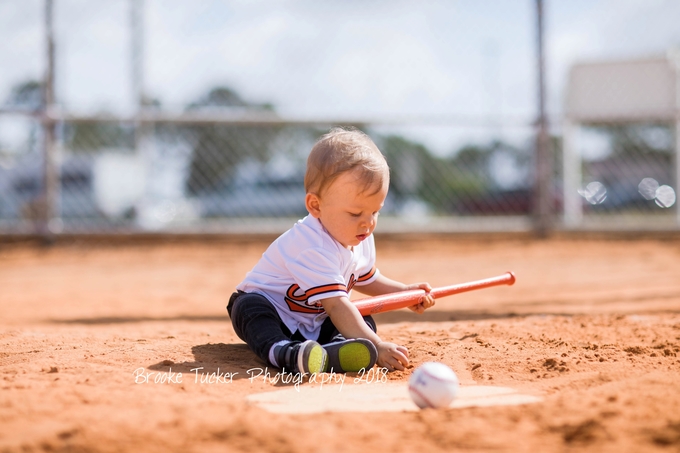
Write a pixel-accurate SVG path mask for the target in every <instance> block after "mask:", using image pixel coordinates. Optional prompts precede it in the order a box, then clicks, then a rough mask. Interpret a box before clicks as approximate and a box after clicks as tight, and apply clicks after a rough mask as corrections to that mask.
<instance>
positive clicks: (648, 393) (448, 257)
mask: <svg viewBox="0 0 680 453" xmlns="http://www.w3.org/2000/svg"><path fill="white" fill-rule="evenodd" d="M376 243H377V247H378V267H379V268H380V270H381V272H383V273H384V274H386V275H387V276H389V277H392V278H394V279H397V280H402V281H405V282H416V281H429V282H430V283H431V284H432V285H433V286H443V285H449V284H453V283H459V282H465V281H469V280H476V279H480V278H486V277H490V276H494V275H499V274H502V273H503V272H506V271H513V272H514V273H515V275H516V276H517V282H516V283H515V285H514V286H511V287H505V286H503V287H496V288H490V289H485V290H482V291H476V292H471V293H466V294H461V295H457V296H452V297H449V298H445V299H441V300H439V301H438V303H437V305H436V306H435V307H434V308H433V309H431V310H428V311H427V312H426V313H425V314H423V315H417V314H414V313H412V312H410V311H408V310H401V311H396V312H390V313H386V314H382V315H377V316H376V319H377V321H378V328H379V333H380V334H381V336H382V337H383V338H384V339H389V340H391V341H394V342H397V343H400V344H403V345H405V346H407V347H408V348H409V351H410V359H411V366H412V367H411V368H409V369H407V370H406V371H403V372H393V373H389V374H387V375H386V380H387V383H388V384H390V385H393V384H394V383H404V384H405V383H406V382H407V380H408V378H409V376H410V374H411V373H412V371H413V369H414V367H416V366H418V365H419V364H421V363H424V362H426V361H440V362H443V363H445V364H447V365H449V366H450V367H451V368H453V369H454V370H455V371H456V373H457V374H458V376H459V378H460V380H461V383H462V384H463V385H468V386H472V385H478V386H481V385H484V386H499V387H507V388H512V389H514V390H516V391H517V392H520V393H522V394H525V395H533V396H536V397H539V398H540V401H539V402H535V403H532V404H524V405H516V406H492V407H463V408H450V409H446V410H432V409H427V410H421V411H389V410H381V408H380V407H379V406H376V407H373V409H374V410H373V411H371V412H366V411H364V410H363V409H365V407H357V411H356V412H351V411H350V412H323V413H306V414H305V413H298V414H286V413H272V412H268V411H266V410H265V409H263V408H261V407H260V406H258V405H256V404H253V403H252V402H250V401H248V397H249V395H254V394H256V393H260V392H267V391H272V390H278V389H286V388H294V385H295V384H294V383H289V384H284V383H282V382H278V383H273V382H271V381H269V380H265V379H263V376H264V374H263V375H262V376H260V377H256V378H253V376H254V374H253V372H252V370H257V369H264V367H265V365H264V364H263V363H262V362H260V361H259V360H258V359H256V358H255V356H254V355H253V354H252V353H251V352H250V351H249V350H248V348H247V347H246V346H245V344H243V343H242V342H241V341H240V340H239V339H238V338H237V337H236V335H235V334H234V331H233V329H232V328H231V324H230V322H229V319H228V317H227V313H226V310H225V305H226V302H227V299H228V297H229V295H230V294H231V292H232V291H233V288H234V286H235V285H236V284H237V283H238V282H239V281H240V280H241V278H242V277H243V276H244V275H245V273H246V272H247V271H248V270H249V269H250V268H251V267H252V266H253V264H254V263H255V262H256V261H257V259H258V258H259V256H260V254H261V253H262V252H263V251H264V249H265V248H266V247H267V245H268V242H267V241H261V242H260V241H243V242H239V243H237V242H235V241H219V240H212V241H208V242H200V241H193V242H192V241H182V242H181V243H162V244H159V243H156V244H136V245H132V244H127V245H126V244H103V243H97V244H92V243H77V242H74V243H71V244H68V245H63V244H62V245H57V246H53V247H51V248H41V247H37V246H31V245H0V310H1V313H2V316H1V319H0V451H1V452H31V451H50V452H124V451H138V452H156V451H158V452H161V451H163V452H167V451H177V452H194V451H195V452H210V451H221V452H225V451H226V452H231V451H234V452H246V451H248V452H250V451H271V452H305V453H309V452H317V451H318V452H344V451H353V452H360V453H364V452H366V453H367V452H376V451H392V452H410V451H418V452H439V451H441V452H444V451H452V450H453V451H455V450H465V451H470V452H475V451H500V452H505V451H507V452H517V451H526V452H529V451H531V452H537V451H540V452H569V451H579V452H580V451H597V452H616V453H622V452H640V451H658V452H671V451H680V239H678V238H675V239H674V238H670V239H669V238H666V239H637V240H633V239H626V240H624V239H619V240H596V239H581V240H577V239H572V238H561V239H559V238H558V239H548V240H533V239H527V238H484V237H481V236H480V237H459V236H442V237H438V238H427V239H418V240H406V239H401V240H399V239H394V238H391V239H388V238H381V237H380V236H378V238H377V240H376ZM354 296H355V298H358V297H360V294H354ZM248 370H251V373H248ZM268 371H269V372H270V373H271V375H273V376H272V377H274V376H275V373H276V372H277V371H278V370H268ZM179 373H182V376H181V379H180V378H178V374H179ZM357 377H359V376H357V375H350V376H347V377H346V380H345V382H344V385H345V386H348V385H357V384H355V383H354V380H355V379H356V378H357ZM383 384H384V383H383V382H377V381H374V382H371V383H365V382H364V383H362V384H361V385H369V386H371V388H372V391H373V392H376V394H379V392H381V385H383ZM301 385H302V386H303V387H304V386H309V385H312V384H309V383H303V384H301ZM383 389H384V388H383ZM329 391H330V390H329ZM363 404H364V405H371V404H374V403H373V402H372V401H371V400H370V399H368V400H366V401H365V402H364V403H363Z"/></svg>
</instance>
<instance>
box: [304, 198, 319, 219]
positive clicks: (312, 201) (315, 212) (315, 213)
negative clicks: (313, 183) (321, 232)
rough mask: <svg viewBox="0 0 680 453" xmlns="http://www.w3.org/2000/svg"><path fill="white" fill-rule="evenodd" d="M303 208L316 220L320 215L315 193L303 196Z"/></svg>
mask: <svg viewBox="0 0 680 453" xmlns="http://www.w3.org/2000/svg"><path fill="white" fill-rule="evenodd" d="M305 207H306V208H307V212H309V214H310V215H311V216H312V217H316V218H317V219H318V218H319V216H320V215H321V203H320V202H319V197H318V196H317V195H316V194H315V193H308V194H307V195H306V196H305Z"/></svg>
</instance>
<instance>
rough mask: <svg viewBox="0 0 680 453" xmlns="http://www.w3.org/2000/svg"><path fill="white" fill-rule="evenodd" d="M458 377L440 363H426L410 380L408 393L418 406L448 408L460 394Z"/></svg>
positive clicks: (417, 369) (422, 407)
mask: <svg viewBox="0 0 680 453" xmlns="http://www.w3.org/2000/svg"><path fill="white" fill-rule="evenodd" d="M458 385H459V383H458V376H456V373H454V371H453V370H452V369H451V368H449V367H448V366H446V365H444V364H443V363H440V362H426V363H423V364H422V365H420V366H419V367H418V368H416V370H415V371H414V372H413V374H412V375H411V377H410V378H409V380H408V393H409V395H411V399H412V400H413V402H414V403H416V406H418V407H420V408H421V409H424V408H426V407H432V408H441V407H448V406H449V405H450V404H451V402H453V400H454V399H455V398H456V395H457V394H458Z"/></svg>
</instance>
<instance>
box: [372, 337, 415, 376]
mask: <svg viewBox="0 0 680 453" xmlns="http://www.w3.org/2000/svg"><path fill="white" fill-rule="evenodd" d="M377 349H378V360H377V364H378V366H379V367H384V368H387V370H388V371H394V370H402V371H403V370H404V368H405V367H407V366H408V349H406V348H405V347H404V346H400V345H398V344H394V343H390V342H389V341H382V342H380V343H378V346H377Z"/></svg>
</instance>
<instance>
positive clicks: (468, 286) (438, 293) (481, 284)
mask: <svg viewBox="0 0 680 453" xmlns="http://www.w3.org/2000/svg"><path fill="white" fill-rule="evenodd" d="M514 283H515V274H513V273H512V272H506V273H505V274H503V275H499V276H498V277H491V278H485V279H482V280H475V281H472V282H467V283H459V284H457V285H451V286H442V287H440V288H433V289H432V291H431V292H430V294H432V295H433V296H434V298H435V299H437V298H439V297H445V296H452V295H454V294H460V293H464V292H467V291H474V290H477V289H483V288H490V287H492V286H499V285H513V284H514Z"/></svg>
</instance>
